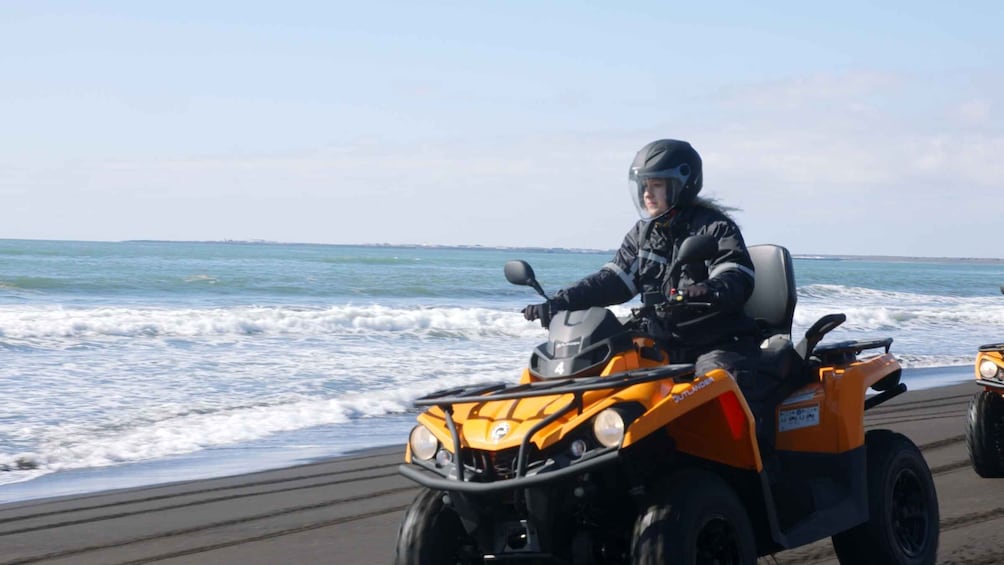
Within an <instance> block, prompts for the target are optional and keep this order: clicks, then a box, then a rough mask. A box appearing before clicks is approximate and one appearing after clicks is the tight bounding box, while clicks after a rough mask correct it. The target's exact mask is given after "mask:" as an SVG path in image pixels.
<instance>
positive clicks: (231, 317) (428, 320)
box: [0, 305, 534, 339]
mask: <svg viewBox="0 0 1004 565" xmlns="http://www.w3.org/2000/svg"><path fill="white" fill-rule="evenodd" d="M533 328H534V325H533V324H529V323H528V322H526V321H525V320H523V318H522V316H520V315H519V314H518V313H516V312H512V311H503V310H493V309H484V308H429V307H415V308H392V307H386V306H376V305H372V306H352V305H347V306H332V307H330V308H323V309H322V308H317V309H312V308H302V307H296V308H294V307H256V306H240V307H231V308H207V309H194V308H180V309H161V308H79V309H71V308H61V307H51V308H45V307H32V306H25V307H21V306H8V307H5V308H3V309H0V337H5V338H10V339H33V338H94V337H103V336H112V337H152V336H160V337H185V338H191V337H222V336H243V335H257V334H261V335H283V336H290V335H330V334H332V333H336V334H361V333H366V332H378V333H386V332H395V333H411V334H429V333H436V332H444V331H445V332H452V335H456V336H459V337H462V336H469V337H478V336H482V337H483V336H493V335H495V336H497V335H508V336H517V335H527V334H528V332H529V331H532V330H533Z"/></svg>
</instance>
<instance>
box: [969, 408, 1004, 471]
mask: <svg viewBox="0 0 1004 565" xmlns="http://www.w3.org/2000/svg"><path fill="white" fill-rule="evenodd" d="M968 414H969V417H968V418H967V419H966V448H967V449H968V450H969V461H970V462H971V463H972V464H973V470H974V471H976V474H978V475H979V476H981V477H984V478H987V479H989V478H993V477H1004V397H1002V396H1001V394H1000V393H999V392H993V391H989V390H984V391H980V393H979V394H976V395H974V396H973V399H972V400H970V401H969V413H968Z"/></svg>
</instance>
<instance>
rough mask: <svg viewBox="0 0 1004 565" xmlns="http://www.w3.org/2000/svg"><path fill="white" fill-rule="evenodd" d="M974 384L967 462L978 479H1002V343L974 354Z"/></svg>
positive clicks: (1003, 398)
mask: <svg viewBox="0 0 1004 565" xmlns="http://www.w3.org/2000/svg"><path fill="white" fill-rule="evenodd" d="M1001 293H1004V286H1001ZM976 384H978V385H980V386H982V387H983V390H981V391H980V392H978V393H977V394H976V395H974V396H973V399H972V400H970V401H969V413H968V419H967V420H966V447H967V448H968V450H969V461H970V462H972V464H973V470H975V471H976V473H977V474H978V475H979V476H981V477H986V478H993V477H1004V343H991V344H988V345H981V346H980V350H979V353H977V354H976Z"/></svg>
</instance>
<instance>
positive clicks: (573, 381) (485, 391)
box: [414, 363, 694, 408]
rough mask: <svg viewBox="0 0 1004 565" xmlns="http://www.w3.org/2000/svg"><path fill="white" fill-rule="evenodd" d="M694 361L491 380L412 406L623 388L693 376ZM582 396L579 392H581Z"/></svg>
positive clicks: (432, 396) (426, 398)
mask: <svg viewBox="0 0 1004 565" xmlns="http://www.w3.org/2000/svg"><path fill="white" fill-rule="evenodd" d="M693 377H694V365H693V364H691V363H680V364H676V365H663V366H660V367H655V368H652V369H636V370H634V371H625V372H623V373H615V374H613V375H608V376H606V377H571V378H564V379H555V380H547V381H537V382H532V383H526V384H521V385H506V384H502V383H494V384H489V385H475V386H470V387H457V388H452V389H446V390H440V391H437V392H434V393H432V394H428V395H426V396H423V397H421V398H419V399H417V400H415V402H414V404H415V406H438V407H440V408H444V406H448V405H453V404H464V403H470V402H490V401H494V400H513V399H516V398H530V397H533V396H550V395H553V394H568V393H578V392H586V391H590V390H603V389H607V388H626V387H629V386H634V385H636V384H641V383H647V382H651V381H659V380H662V379H673V380H674V381H677V382H690V381H692V380H694V378H693ZM580 396H581V395H580Z"/></svg>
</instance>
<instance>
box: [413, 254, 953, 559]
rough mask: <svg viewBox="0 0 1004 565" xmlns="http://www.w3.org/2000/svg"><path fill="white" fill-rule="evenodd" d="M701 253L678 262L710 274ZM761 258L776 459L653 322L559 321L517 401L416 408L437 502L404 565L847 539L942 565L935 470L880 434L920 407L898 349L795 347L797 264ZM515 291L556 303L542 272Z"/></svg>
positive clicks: (564, 317) (525, 273)
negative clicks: (868, 425)
mask: <svg viewBox="0 0 1004 565" xmlns="http://www.w3.org/2000/svg"><path fill="white" fill-rule="evenodd" d="M700 237H701V236H696V237H692V238H689V239H688V240H687V241H685V242H684V244H683V245H682V246H681V249H680V252H679V255H680V260H679V261H681V262H688V263H693V262H703V261H705V260H707V259H709V258H710V257H711V254H712V253H713V252H714V251H715V248H714V247H712V248H711V249H710V251H709V248H708V246H709V244H708V242H707V240H703V241H702V240H701V239H700ZM712 241H713V240H712ZM749 251H750V255H751V257H752V258H753V261H754V265H755V268H756V283H755V290H754V293H753V296H752V297H751V298H750V300H749V301H748V303H747V305H746V311H747V313H748V314H750V315H751V316H752V317H753V318H754V319H757V320H758V321H759V323H760V324H761V326H762V329H763V332H764V337H765V338H766V340H765V343H764V348H763V350H762V359H761V367H760V372H759V374H760V375H761V376H762V377H763V378H771V379H774V382H775V383H776V394H775V402H774V403H773V405H774V409H773V410H774V411H773V417H774V420H773V421H774V422H775V427H774V429H773V431H772V434H773V438H772V439H773V442H772V443H773V444H774V446H775V447H776V451H775V452H774V455H773V456H771V457H769V458H765V456H764V455H763V454H762V453H761V448H760V444H759V442H758V441H757V438H756V434H755V425H754V418H753V414H751V412H750V409H749V406H748V404H747V402H746V399H745V398H744V397H743V394H742V392H741V391H740V390H739V388H738V386H737V384H736V382H735V380H734V379H733V378H732V377H731V376H730V375H729V374H728V373H727V372H725V371H724V370H722V369H716V370H713V371H711V372H708V373H706V374H695V372H694V367H693V365H691V364H676V363H673V362H672V359H670V358H669V356H668V355H667V353H666V351H665V349H664V347H663V346H664V344H662V343H659V342H657V341H656V340H655V339H654V338H653V337H652V336H651V335H648V334H646V333H645V332H644V331H642V330H640V329H639V328H644V324H640V323H639V319H637V318H638V317H639V313H638V312H635V314H634V315H633V316H632V319H629V320H627V321H625V322H622V321H621V320H618V318H617V317H616V316H614V314H613V313H612V312H610V311H609V310H607V309H603V308H592V309H589V310H584V311H578V312H559V313H558V314H557V315H556V316H554V318H553V320H552V322H551V325H550V328H549V335H548V341H547V342H546V343H544V344H542V345H540V346H538V347H537V348H536V349H535V351H534V352H533V354H532V355H531V357H530V362H529V366H528V367H527V368H525V369H524V370H523V374H522V377H521V378H520V380H519V383H518V384H511V385H506V384H497V385H484V386H473V387H466V388H457V389H451V390H444V391H440V392H437V393H434V394H431V395H429V396H426V397H423V398H421V399H419V400H418V401H416V405H417V406H420V407H424V408H425V409H426V410H425V411H424V412H422V413H421V414H420V415H419V416H418V422H419V423H418V425H417V426H416V427H415V428H414V429H413V430H412V432H411V437H410V440H409V442H408V448H407V452H406V455H405V458H406V463H405V464H404V465H402V466H401V467H400V471H401V473H402V474H404V475H405V476H407V477H409V478H411V479H412V480H414V481H416V482H417V483H419V484H421V485H423V486H424V487H425V488H424V489H423V490H422V491H421V493H420V494H419V495H418V497H417V498H416V499H415V501H414V502H413V503H412V505H411V506H410V507H409V508H408V509H407V511H406V512H405V515H404V518H403V521H402V523H401V527H400V531H399V535H398V542H397V554H396V555H397V556H396V561H395V562H396V563H397V564H398V565H432V564H442V563H461V564H474V563H478V564H481V563H576V564H595V563H615V564H616V563H625V564H626V563H631V564H651V565H654V564H657V563H683V564H688V565H689V564H697V563H700V564H705V563H707V564H711V563H721V564H752V563H754V562H755V561H756V559H757V557H758V556H762V555H768V554H773V553H776V552H778V551H782V550H784V549H788V548H794V547H798V546H801V545H804V544H808V543H810V542H813V541H816V540H819V539H822V538H826V537H832V540H833V547H834V549H835V551H836V554H837V556H838V558H839V559H840V561H841V562H842V563H897V564H900V563H904V564H905V563H911V564H929V563H934V562H935V557H936V553H937V546H938V532H939V529H938V528H939V526H938V501H937V496H936V493H935V489H934V483H933V480H932V478H931V473H930V470H929V469H928V466H927V464H926V462H925V461H924V458H923V456H922V455H921V453H920V451H919V450H918V449H917V447H916V446H915V445H914V444H913V443H912V442H911V441H910V440H909V439H908V438H906V437H905V436H903V435H901V434H898V433H894V432H891V431H888V430H871V431H868V432H867V433H866V432H865V430H864V412H865V410H867V409H869V408H871V407H874V406H876V405H878V404H880V403H882V402H884V401H886V400H888V399H890V398H892V397H894V396H896V395H898V394H900V393H902V392H904V391H905V390H906V385H905V384H903V383H901V382H900V376H901V368H900V365H899V364H898V362H897V361H896V360H895V358H894V357H893V356H892V355H891V354H890V353H889V348H890V345H891V343H892V339H882V340H870V341H847V342H840V343H833V344H829V345H820V341H821V339H822V337H823V336H824V335H825V334H826V333H827V332H829V331H830V330H832V329H834V328H835V327H837V326H838V325H840V324H841V323H842V322H843V321H844V319H845V316H844V315H843V314H831V315H828V316H824V317H823V318H822V319H821V320H819V321H818V322H817V323H816V324H814V325H813V326H812V327H811V328H810V329H809V330H808V331H807V332H806V335H805V338H804V339H802V340H801V341H799V342H798V343H794V342H793V341H792V340H791V338H790V333H791V324H792V316H793V313H794V308H795V300H796V294H795V281H794V272H793V266H792V260H791V256H790V254H789V253H788V251H787V250H786V249H784V248H783V247H778V246H773V245H761V246H753V247H750V248H749ZM506 276H507V278H508V279H509V280H510V282H513V283H515V284H525V285H530V286H533V287H534V288H535V289H536V290H537V291H538V292H539V293H540V294H542V295H544V292H543V291H542V290H541V289H540V286H539V284H538V283H537V282H536V280H535V278H534V276H533V272H532V269H530V268H529V265H527V264H526V263H524V262H521V261H519V262H510V263H508V264H507V265H506ZM869 388H871V389H873V390H875V391H877V394H874V395H872V396H866V391H867V390H868V389H869ZM765 460H766V461H768V462H769V464H768V465H766V466H765Z"/></svg>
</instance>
